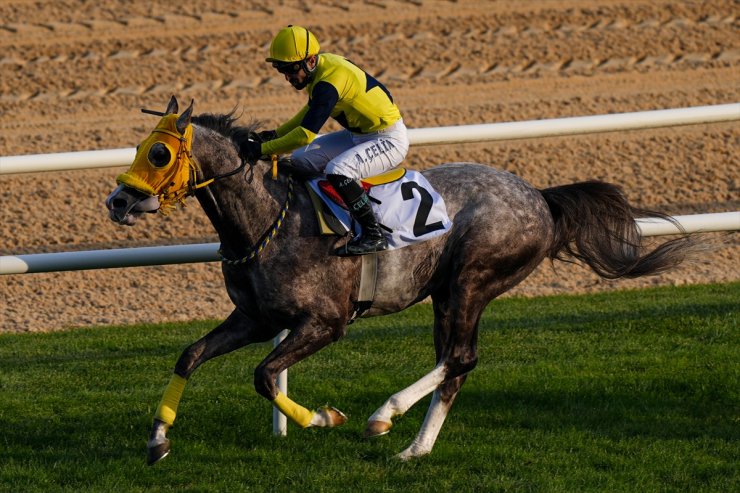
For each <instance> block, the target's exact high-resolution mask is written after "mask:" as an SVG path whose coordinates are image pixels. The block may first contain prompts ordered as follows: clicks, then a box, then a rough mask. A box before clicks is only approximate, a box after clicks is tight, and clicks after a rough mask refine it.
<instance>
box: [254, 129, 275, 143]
mask: <svg viewBox="0 0 740 493" xmlns="http://www.w3.org/2000/svg"><path fill="white" fill-rule="evenodd" d="M257 137H259V141H260V142H267V141H270V140H275V139H277V138H278V134H277V131H275V130H264V131H262V132H259V133H258V134H257Z"/></svg>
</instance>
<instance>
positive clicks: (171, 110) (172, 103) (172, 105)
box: [164, 96, 178, 115]
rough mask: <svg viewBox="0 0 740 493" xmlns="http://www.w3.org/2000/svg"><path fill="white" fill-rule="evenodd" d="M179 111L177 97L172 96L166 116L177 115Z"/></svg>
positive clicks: (165, 112)
mask: <svg viewBox="0 0 740 493" xmlns="http://www.w3.org/2000/svg"><path fill="white" fill-rule="evenodd" d="M177 109H178V106H177V98H176V97H175V96H172V97H171V98H170V102H169V103H167V109H166V110H164V114H165V115H171V114H173V113H177Z"/></svg>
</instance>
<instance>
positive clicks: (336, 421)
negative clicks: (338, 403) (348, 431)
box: [322, 406, 347, 428]
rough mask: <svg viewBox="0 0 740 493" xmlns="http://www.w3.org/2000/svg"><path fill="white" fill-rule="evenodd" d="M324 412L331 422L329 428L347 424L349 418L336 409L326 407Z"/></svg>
mask: <svg viewBox="0 0 740 493" xmlns="http://www.w3.org/2000/svg"><path fill="white" fill-rule="evenodd" d="M322 411H323V412H324V413H326V416H327V418H328V420H329V426H330V427H331V428H333V427H335V426H342V425H343V424H344V423H346V422H347V416H346V415H345V414H344V413H343V412H342V411H340V410H339V409H337V408H336V407H332V406H326V407H325V408H323V409H322Z"/></svg>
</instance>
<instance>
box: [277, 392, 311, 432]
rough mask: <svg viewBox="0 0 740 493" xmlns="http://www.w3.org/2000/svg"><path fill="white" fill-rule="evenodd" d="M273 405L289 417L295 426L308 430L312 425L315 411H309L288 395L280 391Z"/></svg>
mask: <svg viewBox="0 0 740 493" xmlns="http://www.w3.org/2000/svg"><path fill="white" fill-rule="evenodd" d="M272 403H273V404H274V405H275V407H277V408H278V409H279V410H280V412H281V413H283V414H284V415H286V416H287V417H289V418H290V419H291V420H292V421H293V422H294V423H295V424H297V425H298V426H300V427H301V428H306V427H307V426H308V425H310V424H311V419H312V418H313V415H314V413H313V411H309V410H308V409H306V408H305V407H303V406H300V405H298V404H296V403H295V402H293V401H292V400H290V399H289V398H288V396H287V395H285V394H283V393H282V392H279V391H278V395H277V397H275V400H274V401H272Z"/></svg>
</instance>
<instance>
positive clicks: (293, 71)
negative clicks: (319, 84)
mask: <svg viewBox="0 0 740 493" xmlns="http://www.w3.org/2000/svg"><path fill="white" fill-rule="evenodd" d="M306 65H308V68H309V70H313V68H314V67H316V56H315V55H314V56H310V57H308V59H307V60H306ZM273 66H274V67H275V69H276V70H277V71H278V72H280V73H281V74H283V77H285V80H287V81H288V82H290V85H291V86H293V87H294V88H295V89H297V90H299V91H300V90H301V89H303V88H305V87H306V86H307V85H308V82H309V78H310V77H311V74H307V73H306V71H305V70H304V69H303V64H302V63H300V62H295V63H291V64H283V65H279V66H277V65H276V64H273Z"/></svg>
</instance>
